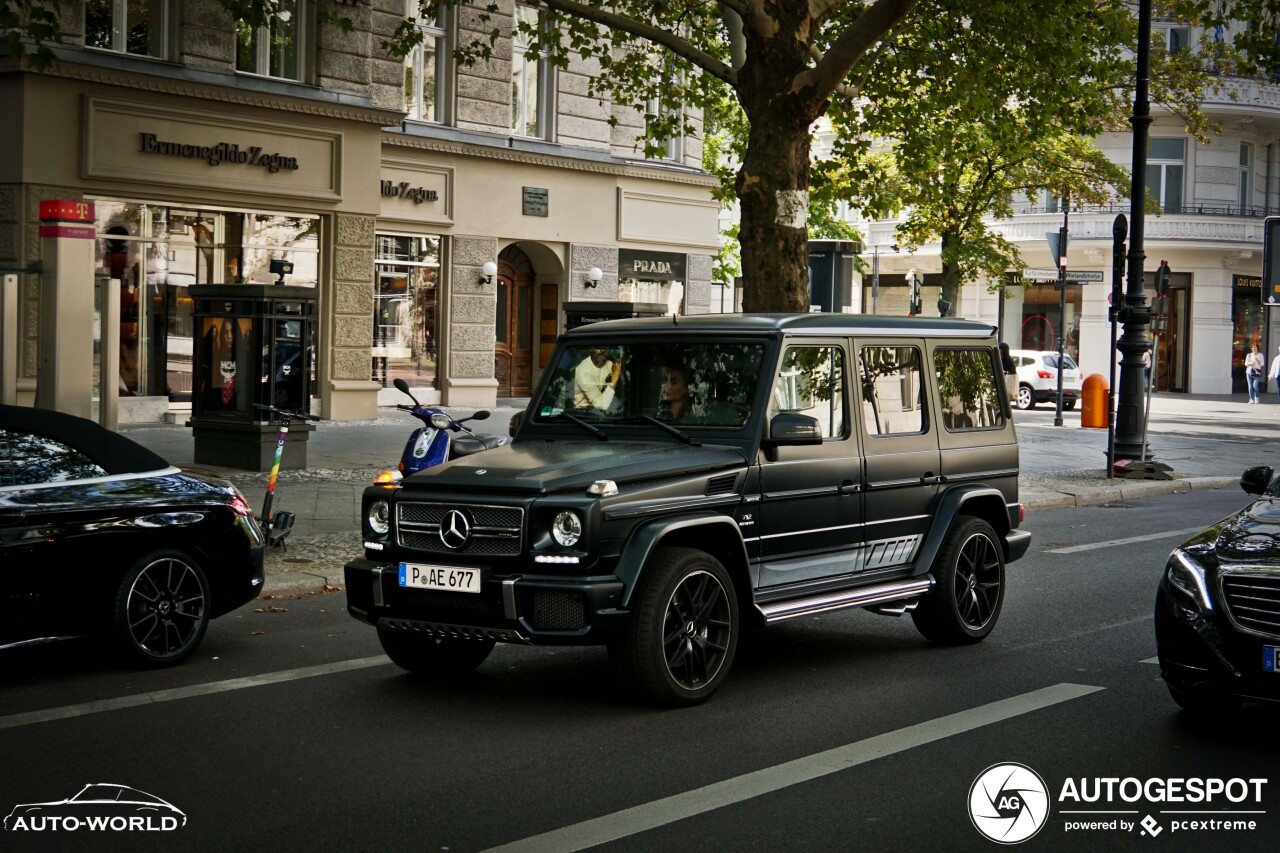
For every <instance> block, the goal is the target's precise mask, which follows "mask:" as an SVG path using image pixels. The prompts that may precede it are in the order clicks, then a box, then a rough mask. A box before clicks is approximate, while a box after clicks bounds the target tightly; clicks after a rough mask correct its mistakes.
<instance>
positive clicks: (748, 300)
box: [737, 112, 810, 312]
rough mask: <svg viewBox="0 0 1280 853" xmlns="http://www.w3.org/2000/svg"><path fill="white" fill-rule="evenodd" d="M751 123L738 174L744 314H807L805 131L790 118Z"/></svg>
mask: <svg viewBox="0 0 1280 853" xmlns="http://www.w3.org/2000/svg"><path fill="white" fill-rule="evenodd" d="M747 115H748V118H749V119H750V121H751V130H750V142H749V144H748V146H747V156H746V159H745V160H744V161H743V164H742V168H741V169H740V170H739V171H738V178H737V189H738V199H739V202H740V204H741V216H742V226H741V231H740V233H739V236H738V240H739V242H740V244H741V246H742V275H743V280H744V282H745V286H744V292H743V300H742V301H743V310H745V311H765V312H796V311H799V312H807V311H808V310H809V302H810V299H809V232H808V228H807V219H808V214H809V128H808V123H807V122H805V123H803V124H801V125H800V126H798V127H797V126H796V124H795V117H794V116H790V117H787V118H786V119H780V118H777V117H775V116H772V115H765V116H763V117H757V116H754V115H751V113H750V112H748V114H747Z"/></svg>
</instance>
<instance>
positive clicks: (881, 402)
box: [858, 346, 926, 435]
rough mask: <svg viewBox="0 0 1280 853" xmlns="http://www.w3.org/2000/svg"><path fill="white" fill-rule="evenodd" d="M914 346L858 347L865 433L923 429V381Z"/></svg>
mask: <svg viewBox="0 0 1280 853" xmlns="http://www.w3.org/2000/svg"><path fill="white" fill-rule="evenodd" d="M920 364H921V361H920V350H919V349H918V348H916V347H887V346H864V347H862V348H861V349H860V350H858V377H859V380H860V381H861V382H862V422H863V423H864V424H865V425H866V430H867V435H903V434H920V433H923V432H924V431H925V429H926V421H925V418H926V412H925V408H924V383H923V382H922V379H923V374H922V373H921V370H920Z"/></svg>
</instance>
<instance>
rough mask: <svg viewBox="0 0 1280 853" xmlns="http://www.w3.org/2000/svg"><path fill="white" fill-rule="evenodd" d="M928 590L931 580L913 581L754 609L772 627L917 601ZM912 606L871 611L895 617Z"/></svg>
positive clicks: (843, 590) (793, 600)
mask: <svg viewBox="0 0 1280 853" xmlns="http://www.w3.org/2000/svg"><path fill="white" fill-rule="evenodd" d="M932 586H933V578H931V577H924V578H919V579H915V578H913V579H911V580H905V581H893V582H891V583H883V584H877V585H875V586H866V587H861V588H859V589H842V590H839V591H836V592H826V593H822V594H821V595H811V596H808V597H806V598H794V599H791V600H788V601H777V602H770V603H768V604H758V605H756V608H757V609H758V610H759V611H760V613H761V615H762V616H764V621H765V624H766V625H772V624H774V623H775V622H785V621H786V620H788V619H795V618H797V617H800V616H812V615H813V614H815V613H825V612H827V611H828V610H843V609H845V608H847V607H870V606H871V605H875V604H885V603H886V602H890V601H895V602H896V601H899V600H900V599H904V598H917V597H918V596H921V595H924V594H925V593H927V592H928V591H929V589H930V588H931V587H932ZM915 604H916V602H902V604H901V605H899V606H898V607H884V608H874V609H875V610H876V612H878V613H891V614H893V615H895V616H901V615H902V614H903V613H905V612H907V611H908V610H912V609H914V607H915Z"/></svg>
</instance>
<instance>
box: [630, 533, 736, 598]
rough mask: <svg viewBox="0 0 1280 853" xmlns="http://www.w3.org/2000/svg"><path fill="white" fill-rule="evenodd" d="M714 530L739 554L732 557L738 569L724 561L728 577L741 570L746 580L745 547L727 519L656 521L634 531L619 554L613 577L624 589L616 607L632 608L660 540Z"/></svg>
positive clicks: (731, 563)
mask: <svg viewBox="0 0 1280 853" xmlns="http://www.w3.org/2000/svg"><path fill="white" fill-rule="evenodd" d="M713 527H722V528H724V529H725V531H726V532H727V533H728V534H729V535H730V536H731V537H732V538H733V539H734V540H735V541H736V542H737V543H738V551H737V553H735V554H734V555H733V557H734V558H735V560H736V561H737V565H734V564H733V561H726V565H725V568H726V569H728V570H729V572H730V574H731V575H732V574H735V573H737V572H738V571H739V570H741V571H742V577H744V578H745V577H746V567H747V546H746V545H744V544H743V542H742V533H741V532H740V531H739V530H738V525H737V523H736V522H735V521H734V520H733V519H732V518H730V517H729V516H727V515H721V514H719V513H712V512H700V513H693V514H690V515H681V516H677V517H673V518H662V519H655V520H654V521H651V522H649V523H647V524H644V525H642V526H640V527H638V528H636V530H635V531H633V532H632V534H631V537H630V538H629V539H628V540H627V544H626V547H624V548H623V550H622V558H621V559H620V560H619V561H618V567H617V568H616V569H615V570H614V575H616V576H617V578H618V580H620V581H622V585H623V594H622V602H621V604H620V605H619V606H620V607H622V608H627V607H630V606H631V598H632V595H633V594H634V593H635V590H636V587H637V586H638V585H639V582H640V573H641V572H643V571H644V566H645V564H646V563H647V562H649V557H650V555H652V554H653V552H654V551H656V550H657V549H658V547H659V546H660V544H661V543H662V540H663V539H665V538H666V537H667V536H668V535H669V534H671V533H674V532H677V531H684V530H692V529H695V528H704V529H708V530H709V529H710V528H713Z"/></svg>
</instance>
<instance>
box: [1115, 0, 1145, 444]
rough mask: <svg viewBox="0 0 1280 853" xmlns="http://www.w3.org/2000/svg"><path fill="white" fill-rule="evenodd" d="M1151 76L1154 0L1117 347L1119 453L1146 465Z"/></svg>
mask: <svg viewBox="0 0 1280 853" xmlns="http://www.w3.org/2000/svg"><path fill="white" fill-rule="evenodd" d="M1150 78H1151V0H1139V3H1138V68H1137V86H1136V88H1135V92H1134V98H1133V119H1132V124H1133V163H1132V168H1131V173H1132V184H1131V187H1130V206H1129V258H1128V260H1129V270H1128V281H1127V285H1126V288H1125V296H1124V305H1123V306H1117V307H1118V309H1119V311H1120V319H1121V321H1122V322H1123V323H1124V333H1123V334H1122V335H1121V336H1120V341H1119V342H1118V343H1117V345H1116V346H1117V349H1119V350H1120V353H1121V358H1120V395H1119V402H1118V404H1117V407H1116V439H1115V451H1114V452H1115V456H1116V459H1117V463H1116V464H1117V466H1119V464H1120V463H1121V462H1125V463H1131V462H1134V461H1138V462H1140V463H1142V464H1143V467H1144V469H1145V467H1146V463H1147V461H1148V460H1147V458H1146V449H1145V448H1144V447H1143V440H1142V433H1141V430H1142V422H1143V420H1144V418H1143V409H1144V405H1143V404H1144V401H1143V398H1142V386H1143V384H1144V383H1143V381H1142V367H1143V365H1142V354H1143V353H1144V352H1147V351H1148V350H1149V349H1150V348H1151V343H1150V339H1149V338H1148V336H1147V326H1148V325H1149V324H1150V322H1151V312H1150V310H1149V308H1148V307H1147V296H1146V290H1145V287H1144V283H1143V262H1144V261H1145V260H1146V257H1147V256H1146V252H1145V250H1144V242H1143V237H1144V229H1143V212H1144V211H1143V203H1144V202H1145V201H1146V198H1147V139H1148V130H1149V128H1150V126H1151V103H1150V98H1149V94H1148V93H1149V86H1150Z"/></svg>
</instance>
